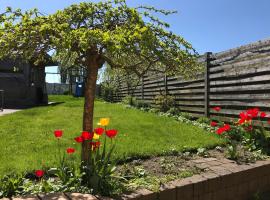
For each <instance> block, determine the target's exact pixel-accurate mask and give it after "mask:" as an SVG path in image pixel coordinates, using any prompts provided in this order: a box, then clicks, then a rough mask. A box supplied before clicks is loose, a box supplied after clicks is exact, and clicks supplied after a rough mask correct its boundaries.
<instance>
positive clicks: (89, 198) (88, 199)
mask: <svg viewBox="0 0 270 200" xmlns="http://www.w3.org/2000/svg"><path fill="white" fill-rule="evenodd" d="M65 195H66V196H68V197H69V198H70V199H72V200H80V199H81V200H97V198H96V197H95V196H93V195H91V194H81V193H66V194H65Z"/></svg>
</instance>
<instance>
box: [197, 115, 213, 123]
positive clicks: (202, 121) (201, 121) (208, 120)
mask: <svg viewBox="0 0 270 200" xmlns="http://www.w3.org/2000/svg"><path fill="white" fill-rule="evenodd" d="M197 122H199V123H204V124H210V122H211V119H210V118H208V117H199V118H198V119H197Z"/></svg>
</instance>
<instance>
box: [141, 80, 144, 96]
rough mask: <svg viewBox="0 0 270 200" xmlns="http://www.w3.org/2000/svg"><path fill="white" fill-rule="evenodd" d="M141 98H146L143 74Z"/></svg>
mask: <svg viewBox="0 0 270 200" xmlns="http://www.w3.org/2000/svg"><path fill="white" fill-rule="evenodd" d="M141 98H142V100H144V76H142V84H141Z"/></svg>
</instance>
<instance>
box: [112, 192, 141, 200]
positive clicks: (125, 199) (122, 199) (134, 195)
mask: <svg viewBox="0 0 270 200" xmlns="http://www.w3.org/2000/svg"><path fill="white" fill-rule="evenodd" d="M140 196H141V195H140V194H138V193H135V192H132V193H129V194H122V195H121V196H119V197H118V198H117V199H119V200H128V199H133V200H135V199H136V200H139V199H140Z"/></svg>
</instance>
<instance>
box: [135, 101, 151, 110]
mask: <svg viewBox="0 0 270 200" xmlns="http://www.w3.org/2000/svg"><path fill="white" fill-rule="evenodd" d="M136 107H137V108H148V109H150V107H151V105H150V103H147V102H145V101H143V100H137V101H136Z"/></svg>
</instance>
